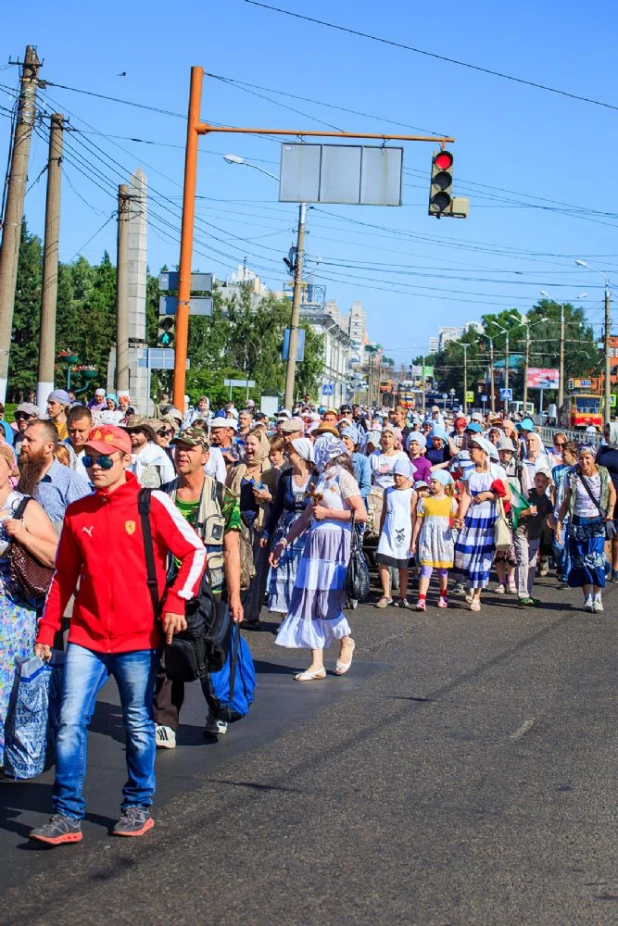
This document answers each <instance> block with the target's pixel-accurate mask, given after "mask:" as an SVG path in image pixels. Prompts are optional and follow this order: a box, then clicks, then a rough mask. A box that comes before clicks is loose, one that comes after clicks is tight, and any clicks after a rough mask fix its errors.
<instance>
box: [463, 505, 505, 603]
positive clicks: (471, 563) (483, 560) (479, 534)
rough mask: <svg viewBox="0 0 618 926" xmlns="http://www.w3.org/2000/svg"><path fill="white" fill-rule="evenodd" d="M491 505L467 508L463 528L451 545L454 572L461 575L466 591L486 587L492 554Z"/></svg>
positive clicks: (493, 509) (494, 520)
mask: <svg viewBox="0 0 618 926" xmlns="http://www.w3.org/2000/svg"><path fill="white" fill-rule="evenodd" d="M495 524H496V509H495V505H490V503H483V504H482V505H478V506H477V505H471V506H470V508H469V509H468V513H467V515H466V520H465V523H464V526H463V527H462V529H461V530H460V532H459V534H458V536H457V540H456V541H455V569H457V571H458V572H459V573H461V574H462V575H463V581H464V582H465V583H466V585H467V586H468V588H485V587H486V586H487V585H488V584H489V574H490V571H491V564H492V563H493V559H494V556H495V553H496V548H495V546H494V527H495Z"/></svg>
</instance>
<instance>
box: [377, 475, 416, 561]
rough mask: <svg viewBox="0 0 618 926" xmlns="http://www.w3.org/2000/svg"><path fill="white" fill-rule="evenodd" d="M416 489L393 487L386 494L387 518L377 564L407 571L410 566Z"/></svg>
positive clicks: (379, 546)
mask: <svg viewBox="0 0 618 926" xmlns="http://www.w3.org/2000/svg"><path fill="white" fill-rule="evenodd" d="M413 492H414V489H413V488H412V487H410V488H409V489H395V488H394V487H391V488H390V489H386V491H385V493H384V505H385V507H386V516H385V518H384V527H383V528H382V533H381V534H380V539H379V541H378V549H377V551H376V563H382V565H384V566H395V567H396V568H399V569H405V568H406V567H407V565H408V558H409V550H410V544H411V542H412V515H411V510H410V508H411V504H412V493H413Z"/></svg>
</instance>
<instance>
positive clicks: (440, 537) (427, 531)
mask: <svg viewBox="0 0 618 926" xmlns="http://www.w3.org/2000/svg"><path fill="white" fill-rule="evenodd" d="M452 486H453V477H452V476H451V475H450V473H447V472H446V470H444V469H434V470H433V471H432V473H431V478H430V490H431V495H430V496H429V497H428V498H422V499H421V500H420V501H419V503H418V507H417V511H416V522H415V524H414V533H413V536H412V552H413V553H415V554H416V561H417V563H418V565H419V566H420V569H421V577H420V580H419V583H418V601H417V603H416V610H417V611H425V610H426V605H425V599H426V598H427V589H428V588H429V580H430V579H431V574H432V572H433V570H434V569H437V570H438V576H439V578H440V599H439V601H438V607H439V608H447V607H448V597H447V596H448V571H449V569H451V568H452V566H453V557H454V554H455V544H454V541H453V533H452V526H453V517H454V515H455V512H456V511H457V502H456V501H455V499H454V498H453V489H452ZM417 544H418V552H417Z"/></svg>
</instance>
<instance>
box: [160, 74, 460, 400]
mask: <svg viewBox="0 0 618 926" xmlns="http://www.w3.org/2000/svg"><path fill="white" fill-rule="evenodd" d="M203 79H204V70H203V68H201V67H192V68H191V89H190V93H189V112H188V118H187V141H186V150H185V175H184V189H183V200H182V226H181V232H180V266H179V277H180V278H179V282H178V310H177V314H176V352H175V358H174V405H175V406H176V407H177V408H179V409H180V410H181V411H183V410H184V407H185V381H186V366H187V352H188V343H189V303H190V298H191V259H192V256H193V232H194V227H195V194H196V187H197V156H198V140H199V136H200V135H209V134H211V133H213V132H214V133H223V134H229V135H287V136H288V137H292V138H303V137H319V138H368V139H376V140H378V141H381V142H383V143H385V142H387V141H422V142H431V143H432V144H439V145H441V146H442V147H443V146H444V145H446V144H447V143H450V142H454V141H455V139H454V138H452V137H451V136H450V135H442V136H439V135H391V134H388V135H387V134H385V133H375V132H372V133H368V132H319V131H315V130H313V129H307V130H305V129H268V128H266V129H265V128H244V127H237V126H228V125H210V124H209V123H207V122H202V121H201V120H200V107H201V102H202V84H203ZM292 334H293V331H291V332H290V336H292ZM290 340H291V337H290ZM291 349H292V344H291V343H290V351H291ZM290 356H291V357H294V360H295V359H296V355H295V354H292V353H290Z"/></svg>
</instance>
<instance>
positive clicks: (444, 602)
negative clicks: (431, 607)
mask: <svg viewBox="0 0 618 926" xmlns="http://www.w3.org/2000/svg"><path fill="white" fill-rule="evenodd" d="M438 607H439V608H448V599H446V598H445V597H444V595H441V596H440V598H439V600H438Z"/></svg>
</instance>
